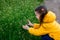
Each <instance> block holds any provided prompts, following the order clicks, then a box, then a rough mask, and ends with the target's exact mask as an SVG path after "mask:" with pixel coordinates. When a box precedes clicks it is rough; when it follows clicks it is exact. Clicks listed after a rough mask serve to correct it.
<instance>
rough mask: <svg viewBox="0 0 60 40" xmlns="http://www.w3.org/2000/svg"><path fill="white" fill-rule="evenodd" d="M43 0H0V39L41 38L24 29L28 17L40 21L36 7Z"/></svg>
mask: <svg viewBox="0 0 60 40" xmlns="http://www.w3.org/2000/svg"><path fill="white" fill-rule="evenodd" d="M41 2H42V0H0V40H40V39H41V38H40V37H36V36H32V35H30V34H29V33H28V32H27V31H26V30H24V29H22V25H24V24H26V23H27V19H29V20H31V21H32V23H34V22H38V21H37V19H36V18H35V14H34V9H35V7H36V6H38V5H39V4H40V3H41Z"/></svg>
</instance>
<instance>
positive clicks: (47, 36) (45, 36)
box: [41, 34, 54, 40]
mask: <svg viewBox="0 0 60 40" xmlns="http://www.w3.org/2000/svg"><path fill="white" fill-rule="evenodd" d="M41 38H42V40H54V39H53V38H51V37H49V35H48V34H46V35H42V36H41Z"/></svg>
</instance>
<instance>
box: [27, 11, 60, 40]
mask: <svg viewBox="0 0 60 40" xmlns="http://www.w3.org/2000/svg"><path fill="white" fill-rule="evenodd" d="M43 22H44V23H43V24H42V25H41V26H40V25H39V24H34V26H33V27H31V28H29V30H28V32H29V33H30V34H32V35H35V36H40V35H45V34H49V36H50V37H52V38H53V39H54V40H60V24H59V23H58V22H56V15H55V14H54V13H53V12H51V11H49V12H48V13H47V15H45V17H44V20H43Z"/></svg>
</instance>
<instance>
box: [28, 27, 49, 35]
mask: <svg viewBox="0 0 60 40" xmlns="http://www.w3.org/2000/svg"><path fill="white" fill-rule="evenodd" d="M28 31H29V33H30V34H32V35H35V36H40V35H44V34H47V33H48V31H46V30H45V29H44V28H43V27H42V26H41V27H40V28H38V29H35V28H29V29H28Z"/></svg>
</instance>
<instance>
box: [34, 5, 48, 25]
mask: <svg viewBox="0 0 60 40" xmlns="http://www.w3.org/2000/svg"><path fill="white" fill-rule="evenodd" d="M35 11H37V12H38V13H39V14H40V25H41V24H42V23H43V19H44V16H45V15H46V14H47V12H48V11H47V8H46V7H45V6H39V7H37V8H36V9H35Z"/></svg>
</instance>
